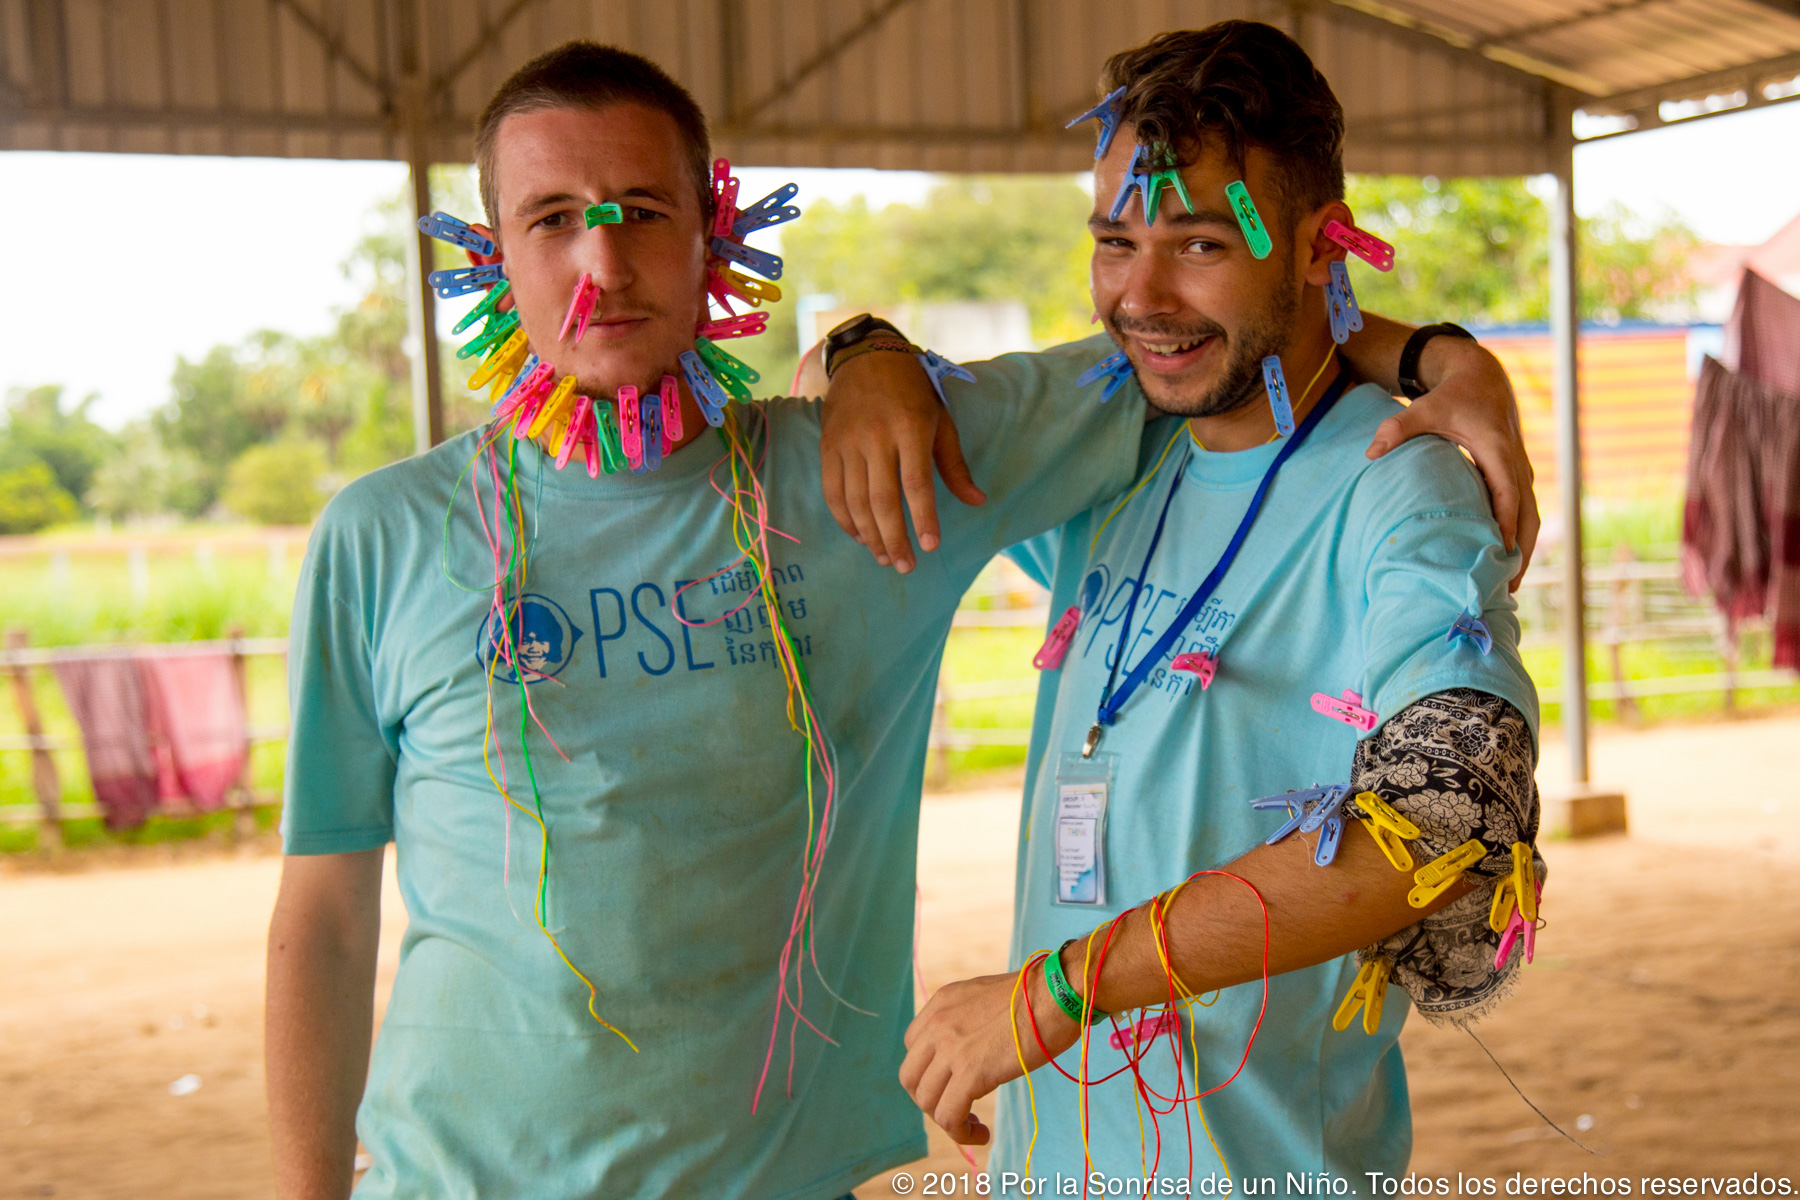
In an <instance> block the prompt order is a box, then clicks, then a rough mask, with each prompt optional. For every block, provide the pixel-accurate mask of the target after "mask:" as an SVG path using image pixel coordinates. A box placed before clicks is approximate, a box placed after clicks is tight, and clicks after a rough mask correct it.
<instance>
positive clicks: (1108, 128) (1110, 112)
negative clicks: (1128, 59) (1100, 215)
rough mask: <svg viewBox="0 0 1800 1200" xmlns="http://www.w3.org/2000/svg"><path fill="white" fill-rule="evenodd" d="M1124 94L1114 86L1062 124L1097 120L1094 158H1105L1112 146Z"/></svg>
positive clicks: (1076, 123) (1117, 129)
mask: <svg viewBox="0 0 1800 1200" xmlns="http://www.w3.org/2000/svg"><path fill="white" fill-rule="evenodd" d="M1124 95H1125V89H1124V88H1122V87H1116V88H1114V89H1113V90H1112V91H1110V92H1108V93H1106V97H1105V99H1103V100H1101V101H1100V103H1098V104H1096V105H1094V107H1092V108H1090V109H1088V110H1087V111H1086V112H1084V113H1082V114H1081V115H1080V116H1079V117H1076V118H1075V119H1074V120H1073V121H1070V122H1069V123H1068V124H1067V125H1064V126H1063V128H1064V129H1073V128H1075V127H1076V126H1077V125H1079V124H1081V123H1082V122H1083V121H1099V122H1100V140H1099V142H1098V144H1096V145H1095V147H1094V157H1095V158H1096V159H1101V158H1105V157H1106V152H1107V151H1108V150H1110V149H1111V148H1112V142H1113V135H1114V134H1115V133H1117V132H1119V101H1120V100H1121V99H1123V98H1124ZM1113 220H1115V221H1116V220H1118V218H1117V217H1114V218H1113Z"/></svg>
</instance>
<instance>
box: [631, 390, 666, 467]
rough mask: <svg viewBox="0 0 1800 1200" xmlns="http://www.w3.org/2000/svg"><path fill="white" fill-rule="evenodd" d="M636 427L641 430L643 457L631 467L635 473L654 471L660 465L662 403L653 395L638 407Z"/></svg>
mask: <svg viewBox="0 0 1800 1200" xmlns="http://www.w3.org/2000/svg"><path fill="white" fill-rule="evenodd" d="M638 428H639V429H640V430H641V431H642V432H641V437H642V440H643V443H644V457H643V458H642V460H640V461H639V463H638V465H637V466H635V467H633V468H632V471H633V472H634V473H636V474H639V475H642V474H643V473H644V472H645V471H654V470H656V468H658V467H660V466H662V461H663V453H662V450H663V447H662V442H663V439H662V403H661V401H660V400H658V399H657V398H656V397H655V396H651V397H649V398H648V399H647V400H646V401H645V402H644V403H643V404H641V405H639V407H638Z"/></svg>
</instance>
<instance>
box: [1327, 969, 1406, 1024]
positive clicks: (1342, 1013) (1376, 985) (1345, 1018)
mask: <svg viewBox="0 0 1800 1200" xmlns="http://www.w3.org/2000/svg"><path fill="white" fill-rule="evenodd" d="M1392 971H1393V964H1392V963H1390V962H1388V960H1387V959H1385V958H1374V959H1370V960H1369V961H1368V962H1366V963H1364V964H1363V965H1362V969H1361V970H1359V971H1358V972H1357V973H1356V982H1355V983H1352V984H1351V985H1350V990H1349V991H1348V992H1346V993H1345V994H1344V1002H1343V1003H1342V1004H1340V1005H1338V1010H1337V1013H1336V1015H1334V1016H1333V1017H1332V1018H1331V1027H1332V1028H1333V1029H1335V1030H1337V1031H1338V1032H1339V1033H1342V1032H1343V1031H1344V1030H1346V1029H1348V1028H1350V1021H1351V1019H1352V1018H1353V1017H1355V1016H1356V1010H1357V1009H1359V1008H1360V1009H1362V1010H1363V1021H1362V1026H1363V1032H1364V1033H1369V1034H1372V1033H1374V1032H1375V1031H1376V1030H1378V1029H1380V1028H1381V1005H1382V1001H1383V1000H1384V999H1386V998H1387V985H1388V976H1389V974H1390V973H1391V972H1392Z"/></svg>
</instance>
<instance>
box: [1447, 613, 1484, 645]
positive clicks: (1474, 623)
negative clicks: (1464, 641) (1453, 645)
mask: <svg viewBox="0 0 1800 1200" xmlns="http://www.w3.org/2000/svg"><path fill="white" fill-rule="evenodd" d="M1457 638H1468V639H1469V640H1470V641H1471V642H1473V643H1474V644H1475V648H1476V649H1477V650H1479V651H1481V652H1482V653H1483V654H1487V653H1489V652H1491V651H1492V650H1493V648H1494V635H1493V633H1492V631H1490V630H1489V629H1488V625H1487V622H1486V621H1484V620H1482V619H1481V617H1480V615H1479V614H1477V613H1473V612H1465V613H1461V614H1459V615H1458V616H1457V618H1456V620H1454V621H1452V622H1450V632H1449V633H1447V634H1445V635H1444V640H1445V641H1446V642H1454V641H1455V640H1456V639H1457Z"/></svg>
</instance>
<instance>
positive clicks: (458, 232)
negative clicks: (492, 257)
mask: <svg viewBox="0 0 1800 1200" xmlns="http://www.w3.org/2000/svg"><path fill="white" fill-rule="evenodd" d="M419 232H420V233H422V234H424V235H425V236H427V237H434V238H436V239H437V240H438V241H440V242H449V243H450V244H451V245H452V246H460V247H462V248H463V249H464V250H473V251H474V252H475V253H477V254H492V253H493V252H494V239H492V238H490V237H488V236H487V235H486V234H484V233H478V232H476V231H475V230H474V229H473V228H471V227H470V225H469V223H468V222H467V221H459V220H457V219H456V218H455V217H453V216H451V215H450V214H449V213H445V212H434V213H432V214H431V215H430V216H429V217H420V218H419Z"/></svg>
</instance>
